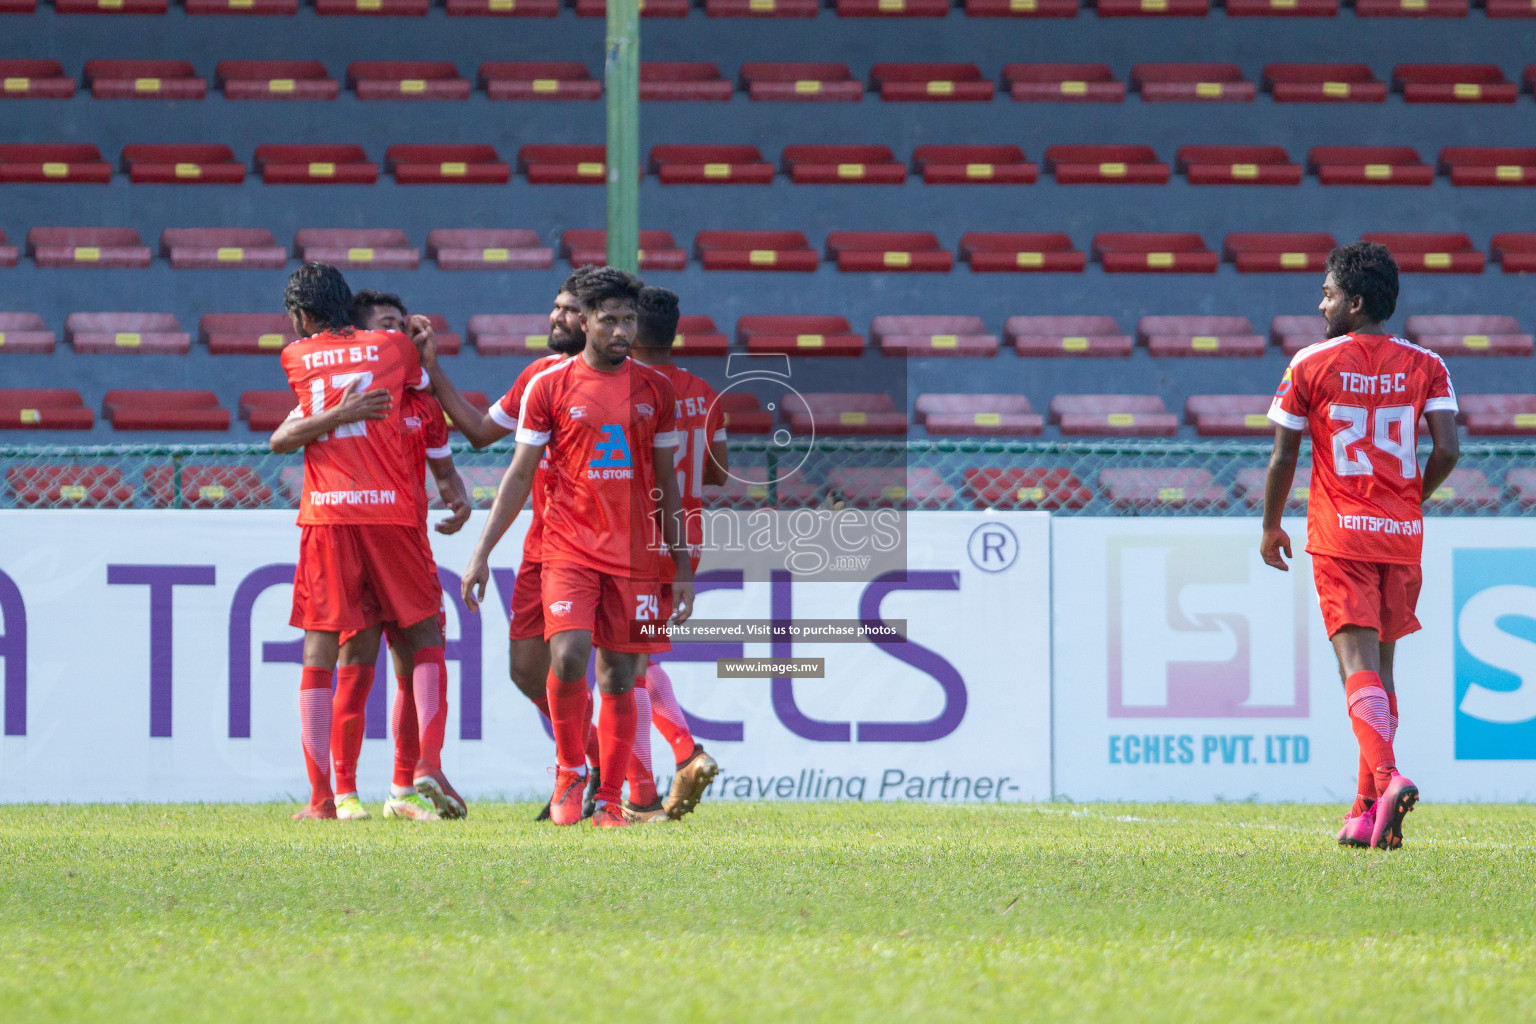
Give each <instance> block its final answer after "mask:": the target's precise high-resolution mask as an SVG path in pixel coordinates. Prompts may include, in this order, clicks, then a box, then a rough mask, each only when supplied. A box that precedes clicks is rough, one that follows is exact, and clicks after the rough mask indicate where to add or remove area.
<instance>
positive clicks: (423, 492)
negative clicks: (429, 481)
mask: <svg viewBox="0 0 1536 1024" xmlns="http://www.w3.org/2000/svg"><path fill="white" fill-rule="evenodd" d="M400 421H401V427H402V431H403V435H402V436H403V439H404V442H405V446H406V451H407V452H408V456H407V457H408V458H409V459H410V462H411V469H412V472H411V480H412V482H413V483H414V484H415V487H414V489H413V493H412V495H411V497H412V499H413V500H414V501H415V502H416V515H417V520H418V522H420V523H422V524H425V523H426V521H427V486H426V478H427V460H428V459H446V458H448V457H449V456H451V455H452V454H453V452H452V451H451V450H450V449H449V447H448V420H447V419H446V418H445V417H444V416H443V407H442V406H441V405H439V404H438V402H437V399H436V398H434V397H433V396H432V394H431V393H430V392H426V391H409V390H408V391H406V393H405V403H404V405H403V406H402V408H401V410H400Z"/></svg>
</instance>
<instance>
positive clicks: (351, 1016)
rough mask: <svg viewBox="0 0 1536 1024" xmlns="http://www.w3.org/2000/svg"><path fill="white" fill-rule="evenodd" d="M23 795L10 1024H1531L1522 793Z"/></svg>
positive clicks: (7, 869) (7, 894) (2, 817)
mask: <svg viewBox="0 0 1536 1024" xmlns="http://www.w3.org/2000/svg"><path fill="white" fill-rule="evenodd" d="M292 809H293V808H291V807H288V806H279V805H272V804H269V805H245V806H223V805H218V806H192V805H176V806H146V805H140V806H126V807H104V806H69V807H38V806H7V807H4V808H0V865H3V869H4V876H3V877H4V882H3V888H0V1019H3V1020H6V1021H11V1020H16V1021H23V1020H24V1021H43V1020H60V1021H91V1020H99V1021H155V1022H165V1021H180V1020H189V1021H190V1020H198V1021H216V1022H219V1024H234V1022H237V1021H292V1020H315V1021H322V1020H323V1021H333V1022H358V1024H365V1022H373V1021H387V1020H410V1021H417V1020H447V1021H453V1022H455V1024H471V1022H478V1021H487V1020H505V1021H519V1022H521V1021H544V1020H548V1021H560V1022H567V1024H568V1022H574V1021H586V1020H592V1021H614V1022H620V1024H624V1022H630V1021H649V1020H660V1021H666V1022H669V1024H679V1022H684V1021H693V1020H719V1021H727V1020H728V1021H760V1020H791V1021H794V1022H796V1024H804V1022H809V1021H838V1022H843V1021H874V1022H879V1024H890V1022H892V1021H905V1020H920V1021H951V1020H952V1021H986V1020H997V1021H1018V1020H1094V1021H1097V1020H1127V1021H1143V1020H1167V1021H1190V1020H1221V1021H1231V1020H1301V1021H1318V1020H1334V1021H1348V1020H1365V1019H1373V1020H1396V1021H1418V1020H1455V1021H1458V1022H1469V1021H1476V1020H1492V1019H1502V1020H1520V1019H1530V1018H1531V1017H1532V1015H1533V1014H1536V943H1533V937H1536V905H1533V904H1536V856H1533V846H1532V842H1531V839H1532V835H1533V829H1532V825H1533V824H1536V820H1533V819H1536V814H1533V811H1532V809H1531V808H1529V807H1489V806H1444V807H1439V806H1434V805H1433V804H1429V805H1425V806H1421V807H1420V809H1418V810H1417V811H1415V812H1414V813H1413V814H1412V815H1411V816H1410V818H1409V819H1408V826H1407V829H1406V831H1407V835H1408V845H1407V848H1405V849H1404V850H1402V851H1400V852H1396V853H1385V852H1380V851H1360V850H1343V849H1340V848H1339V847H1338V846H1336V845H1335V843H1334V838H1333V837H1334V832H1335V831H1336V829H1337V827H1338V813H1339V810H1340V809H1339V808H1333V807H1327V808H1322V807H1310V806H1265V805H1254V804H1229V805H1218V806H1188V805H1137V806H1122V807H1111V806H1104V805H1089V806H1074V805H1068V804H1053V805H1042V806H1006V805H1004V806H996V805H992V806H969V807H968V806H922V805H910V804H895V805H893V804H861V805H828V804H812V805H793V804H778V805H769V804H738V803H717V804H709V803H705V804H704V805H703V806H702V807H701V809H700V810H699V811H698V812H697V813H696V814H695V815H693V816H692V817H691V818H690V819H689V820H687V821H685V822H683V823H680V824H676V825H662V826H652V827H649V828H644V829H642V828H634V829H631V830H629V831H627V832H623V833H599V832H596V831H595V830H593V829H591V828H589V827H577V828H569V829H557V828H552V827H549V826H547V825H535V824H534V823H533V822H532V820H531V819H532V817H533V812H534V810H535V808H534V807H533V806H532V805H528V804H482V805H477V806H474V807H473V808H472V816H471V817H470V818H469V820H468V821H465V822H446V823H441V824H432V825H426V824H415V823H409V822H397V821H383V820H379V819H375V820H373V821H370V822H360V823H338V822H323V823H307V824H302V825H296V824H292V823H290V822H289V821H288V814H289V812H290V811H291V810H292Z"/></svg>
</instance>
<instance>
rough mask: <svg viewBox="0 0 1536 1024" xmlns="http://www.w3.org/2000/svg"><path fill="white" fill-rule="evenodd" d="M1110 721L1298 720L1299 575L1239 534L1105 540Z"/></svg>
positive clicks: (1302, 705)
mask: <svg viewBox="0 0 1536 1024" xmlns="http://www.w3.org/2000/svg"><path fill="white" fill-rule="evenodd" d="M1106 555H1107V558H1106V562H1107V566H1108V573H1109V578H1108V580H1107V588H1106V592H1107V595H1108V607H1107V608H1106V613H1107V614H1106V619H1107V621H1108V626H1109V636H1108V642H1107V644H1106V651H1107V656H1108V658H1109V664H1108V673H1107V675H1108V682H1109V695H1108V696H1109V717H1111V718H1262V717H1276V718H1305V717H1307V715H1308V706H1307V636H1306V622H1307V618H1306V605H1305V603H1304V602H1305V594H1304V592H1303V591H1302V590H1301V589H1300V588H1301V585H1302V584H1303V583H1305V582H1309V581H1307V580H1305V579H1304V577H1305V576H1306V575H1307V574H1306V573H1304V572H1298V571H1295V570H1294V569H1293V571H1291V572H1289V573H1281V572H1276V571H1275V570H1274V569H1271V568H1269V567H1268V566H1266V565H1264V563H1263V561H1262V560H1261V559H1260V558H1259V553H1258V545H1256V544H1254V543H1253V542H1252V540H1251V539H1249V538H1247V537H1231V536H1208V537H1200V536H1194V537H1191V536H1175V537H1114V538H1110V539H1109V542H1108V550H1107V551H1106Z"/></svg>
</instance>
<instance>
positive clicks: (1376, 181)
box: [1307, 146, 1435, 185]
mask: <svg viewBox="0 0 1536 1024" xmlns="http://www.w3.org/2000/svg"><path fill="white" fill-rule="evenodd" d="M1307 170H1308V171H1310V172H1311V173H1313V174H1316V175H1317V180H1318V181H1320V182H1322V183H1323V184H1324V185H1428V184H1431V183H1432V182H1433V181H1434V178H1435V169H1434V168H1433V167H1431V166H1430V165H1429V164H1426V163H1425V162H1424V161H1422V160H1420V159H1419V154H1418V153H1417V152H1416V151H1415V150H1414V149H1413V147H1412V146H1313V147H1312V148H1311V149H1310V150H1308V151H1307Z"/></svg>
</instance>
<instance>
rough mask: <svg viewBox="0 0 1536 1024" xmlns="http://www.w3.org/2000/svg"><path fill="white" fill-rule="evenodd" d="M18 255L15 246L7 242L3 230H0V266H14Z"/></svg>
mask: <svg viewBox="0 0 1536 1024" xmlns="http://www.w3.org/2000/svg"><path fill="white" fill-rule="evenodd" d="M19 256H20V252H19V251H18V250H17V248H16V247H15V246H14V245H10V244H8V243H7V241H6V237H5V232H4V231H0V267H14V266H15V265H16V260H17V258H18V257H19Z"/></svg>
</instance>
